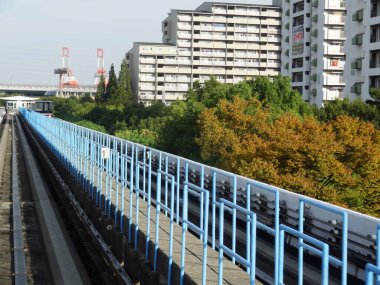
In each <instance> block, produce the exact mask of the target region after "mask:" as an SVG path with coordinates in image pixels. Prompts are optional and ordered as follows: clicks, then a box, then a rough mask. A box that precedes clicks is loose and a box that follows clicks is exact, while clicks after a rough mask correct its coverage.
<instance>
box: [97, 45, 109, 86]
mask: <svg viewBox="0 0 380 285" xmlns="http://www.w3.org/2000/svg"><path fill="white" fill-rule="evenodd" d="M96 57H97V59H98V68H97V69H96V73H95V86H98V85H99V82H100V78H101V77H102V76H103V77H104V80H105V83H106V85H107V84H108V75H107V72H106V70H105V68H104V49H102V48H98V49H97V50H96Z"/></svg>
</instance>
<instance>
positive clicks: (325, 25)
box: [279, 0, 360, 106]
mask: <svg viewBox="0 0 380 285" xmlns="http://www.w3.org/2000/svg"><path fill="white" fill-rule="evenodd" d="M358 1H360V0H358ZM280 3H281V4H280ZM279 5H282V8H283V13H282V22H283V26H282V35H283V37H282V54H281V61H282V65H281V73H282V74H283V75H285V76H289V77H290V78H291V80H292V86H293V88H294V89H297V90H298V91H299V92H300V93H301V94H302V95H303V98H304V100H306V101H308V102H310V103H311V104H316V105H317V106H322V105H323V102H324V101H328V100H336V99H339V98H343V94H344V93H343V89H344V86H345V80H344V68H345V61H346V59H345V58H346V55H345V52H344V43H345V39H346V33H345V23H346V10H345V2H344V0H284V1H282V2H279Z"/></svg>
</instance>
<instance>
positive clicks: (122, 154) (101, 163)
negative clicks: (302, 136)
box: [20, 109, 380, 285]
mask: <svg viewBox="0 0 380 285" xmlns="http://www.w3.org/2000/svg"><path fill="white" fill-rule="evenodd" d="M20 113H21V114H22V116H23V117H24V118H25V119H26V120H27V121H28V122H29V124H30V125H31V126H32V127H33V128H34V129H35V131H37V133H38V134H39V135H40V137H41V138H42V139H43V140H44V141H45V142H46V143H47V145H48V146H49V147H50V148H51V150H52V151H53V152H54V153H55V154H56V156H57V157H58V158H59V159H60V160H61V162H62V163H63V164H64V165H65V166H66V167H67V169H68V170H69V171H70V172H71V174H72V175H73V176H74V177H75V178H76V179H77V181H78V182H80V183H81V184H82V186H83V187H84V189H85V191H87V192H88V195H90V196H91V197H92V198H95V199H96V204H97V205H98V207H100V208H102V209H103V211H104V212H105V213H108V216H109V218H112V219H113V221H114V224H115V225H116V226H119V227H120V230H121V231H123V230H124V227H125V225H123V216H124V214H125V212H126V211H127V210H128V209H125V207H124V206H125V205H124V197H125V196H124V195H125V194H129V199H130V201H131V202H132V199H133V194H135V197H136V198H135V205H134V206H133V203H130V205H129V224H128V225H127V227H128V232H129V235H128V238H129V239H131V233H132V223H133V224H134V225H135V227H136V229H138V227H139V205H140V203H141V202H144V203H146V205H147V207H148V212H147V218H146V219H147V220H146V236H147V240H146V255H148V247H149V238H150V208H149V207H150V206H151V205H153V206H155V207H156V219H157V220H156V231H155V237H154V252H155V255H154V256H155V257H156V256H157V255H156V254H157V250H158V247H159V244H158V240H159V238H158V237H159V227H158V222H159V219H158V216H159V215H162V214H165V215H167V216H169V218H170V223H169V228H168V229H167V230H168V232H170V240H169V249H171V248H172V242H173V230H172V227H173V223H177V224H179V225H181V226H182V240H181V241H182V248H181V265H180V268H181V278H182V280H181V282H183V276H184V272H185V258H184V252H185V245H186V240H185V238H184V237H185V235H184V233H186V231H188V228H190V229H191V230H192V232H193V233H195V234H196V235H198V236H199V238H200V240H201V241H202V242H203V246H204V247H203V256H202V268H203V269H204V268H205V266H206V265H207V244H208V243H209V240H208V238H209V234H208V230H209V228H211V234H210V235H211V242H210V244H211V247H212V249H215V250H218V251H219V254H220V256H221V257H223V253H225V254H227V255H228V256H229V257H231V259H232V261H233V262H234V263H235V261H238V262H239V263H240V264H243V265H244V267H245V268H246V271H247V274H249V275H250V280H251V282H250V284H254V283H255V270H254V267H253V266H254V264H255V252H252V249H255V244H256V240H255V231H256V229H264V230H265V231H266V232H268V233H269V234H271V235H273V236H274V241H275V246H274V260H273V265H274V267H275V270H274V284H282V282H283V281H282V280H283V275H284V271H283V268H284V260H283V252H284V235H285V233H287V234H288V235H292V236H294V237H296V238H297V239H298V246H297V248H298V251H299V264H300V266H301V269H300V268H299V273H298V274H299V284H302V262H303V251H304V250H308V251H309V252H312V253H313V254H314V255H316V256H320V257H321V258H322V264H323V267H322V276H321V277H322V284H326V280H328V266H329V264H333V265H335V266H338V267H341V272H342V276H341V284H343V285H346V284H347V232H348V225H347V223H348V222H347V219H348V218H347V212H346V211H345V210H344V209H341V208H339V207H336V206H333V205H329V204H327V203H324V202H319V201H317V200H314V199H310V198H306V197H304V196H300V199H299V204H300V207H299V224H298V225H299V229H298V230H297V229H293V228H290V227H288V226H286V225H282V224H281V225H280V203H279V201H280V195H281V191H282V189H280V188H277V187H274V186H270V185H267V184H264V183H261V182H257V181H254V180H251V179H248V178H244V181H245V182H246V188H245V198H244V199H246V203H245V204H246V208H243V207H241V206H239V205H238V203H237V183H236V181H237V175H235V174H233V173H229V172H226V171H223V170H219V169H215V168H210V169H212V175H211V176H210V175H208V174H206V173H205V167H207V166H205V165H202V164H199V163H196V162H193V161H190V160H187V159H184V158H181V157H178V156H175V155H171V154H167V153H164V152H161V151H158V150H154V149H150V148H148V147H146V146H142V145H139V144H136V143H133V142H130V141H126V140H122V139H119V138H116V137H113V136H110V135H107V134H102V133H99V132H96V131H92V130H89V129H86V128H83V127H80V126H76V125H74V124H71V123H68V122H65V121H62V120H59V119H53V118H47V117H45V116H43V115H41V114H38V113H35V112H32V111H30V110H26V109H21V110H20ZM108 154H109V156H108ZM153 156H155V158H153ZM105 157H107V159H105ZM153 164H154V165H153ZM194 165H196V166H197V167H198V169H199V177H200V180H199V183H193V182H192V180H191V177H192V175H193V172H192V171H193V170H192V166H194ZM171 167H172V168H173V169H171ZM95 172H97V175H95ZM104 173H105V174H104ZM103 174H104V175H105V177H103ZM218 177H229V178H231V181H232V183H231V185H230V187H229V196H230V197H229V199H228V200H226V199H219V198H218V196H217V193H216V189H217V186H216V185H217V183H218V180H217V179H218ZM103 179H105V181H106V183H105V189H103V183H102V181H103ZM115 180H116V181H120V184H121V189H119V183H117V185H115V186H114V187H113V186H112V183H113V181H115ZM205 181H208V182H210V184H211V185H208V186H206V185H205ZM152 184H155V191H156V196H155V197H154V195H153V193H152V190H153V187H154V186H153V185H152ZM197 184H198V185H197ZM254 188H255V189H256V188H260V189H261V190H262V191H266V192H268V193H269V194H272V195H273V196H274V207H275V208H274V209H273V213H274V215H273V223H272V225H273V227H270V226H267V225H264V224H262V223H260V222H258V221H256V214H255V213H254V212H253V211H252V209H251V195H254V193H253V192H254V191H253V189H254ZM208 189H211V190H208ZM95 190H96V191H95ZM113 192H114V193H113ZM112 194H115V195H116V196H117V197H118V196H119V195H121V197H122V199H121V205H119V204H118V202H117V201H118V199H116V202H115V204H114V205H113V206H114V207H115V211H114V215H113V216H112V215H111V212H112V211H111V200H112ZM102 195H103V196H104V197H105V200H104V201H105V203H104V204H102ZM189 195H191V197H192V199H193V200H194V197H195V201H198V202H199V203H198V208H197V211H198V213H199V224H194V223H192V222H190V220H189V219H188V210H189V209H188V208H189V207H190V205H189V204H188V203H189V199H190V198H189ZM162 196H164V198H163V200H161V197H162ZM169 199H170V201H169ZM209 203H211V209H209ZM310 205H312V206H315V207H317V208H320V209H321V210H324V211H329V212H331V213H334V214H337V215H340V216H341V218H342V222H341V225H340V229H341V230H340V231H338V233H336V236H337V238H338V240H339V241H340V242H341V244H342V245H341V248H342V252H341V253H342V256H341V259H338V258H336V257H334V256H332V255H330V254H329V251H328V248H329V247H328V244H326V243H325V242H322V241H320V240H318V239H316V238H315V237H311V236H309V235H307V234H305V233H304V218H306V217H304V213H303V209H304V208H306V209H307V207H310ZM181 207H182V215H181V211H180V208H181ZM217 209H219V215H218V216H217ZM210 211H211V220H212V223H211V225H209V224H208V221H209V217H208V215H209V212H210ZM226 211H227V212H228V216H229V217H228V218H225V216H224V212H226ZM133 217H134V219H133ZM218 219H219V221H218ZM238 220H239V221H243V222H244V221H245V223H246V227H245V235H246V237H248V238H249V240H248V241H247V245H246V254H245V256H242V255H241V254H240V255H239V254H238V252H237V250H236V224H237V221H238ZM230 221H231V222H230ZM228 223H231V224H232V225H231V228H230V230H231V233H232V237H231V246H230V247H227V246H226V245H225V244H224V240H223V234H224V230H223V227H224V224H228ZM217 227H219V234H218V233H217V229H216V228H217ZM379 229H380V226H378V227H377V264H376V265H367V267H366V276H367V283H366V284H368V285H369V284H371V285H372V283H370V282H371V280H373V279H371V278H373V274H375V275H376V276H377V278H378V276H379V275H380V269H379V268H380V250H379V246H380V237H379V236H380V230H379ZM135 235H136V237H135V238H134V241H135V247H136V248H137V246H138V240H139V239H138V237H137V235H138V231H137V230H136V231H135ZM153 263H154V264H153V266H154V268H157V260H156V258H155V259H154V261H153ZM171 267H172V251H171V250H169V264H168V272H167V276H168V278H169V284H170V276H171ZM222 268H223V267H222V262H221V261H220V264H219V271H218V274H219V284H221V280H222V279H223V270H222ZM202 280H203V283H202V284H206V283H205V280H206V270H202ZM181 284H182V283H181Z"/></svg>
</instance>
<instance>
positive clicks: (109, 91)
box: [105, 64, 119, 103]
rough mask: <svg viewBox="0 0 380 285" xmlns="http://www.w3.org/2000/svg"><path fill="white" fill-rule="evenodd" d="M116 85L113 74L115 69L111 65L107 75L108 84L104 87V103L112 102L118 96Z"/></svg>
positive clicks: (115, 78)
mask: <svg viewBox="0 0 380 285" xmlns="http://www.w3.org/2000/svg"><path fill="white" fill-rule="evenodd" d="M118 89H119V88H118V83H117V77H116V74H115V67H114V65H113V64H111V68H110V71H109V73H108V84H107V87H106V94H105V102H106V103H107V102H114V101H116V100H117V96H118Z"/></svg>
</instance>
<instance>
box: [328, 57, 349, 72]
mask: <svg viewBox="0 0 380 285" xmlns="http://www.w3.org/2000/svg"><path fill="white" fill-rule="evenodd" d="M344 64H345V61H344V60H343V59H342V58H324V59H323V68H324V69H327V70H339V71H343V69H344Z"/></svg>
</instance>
